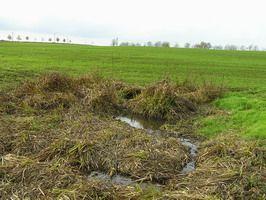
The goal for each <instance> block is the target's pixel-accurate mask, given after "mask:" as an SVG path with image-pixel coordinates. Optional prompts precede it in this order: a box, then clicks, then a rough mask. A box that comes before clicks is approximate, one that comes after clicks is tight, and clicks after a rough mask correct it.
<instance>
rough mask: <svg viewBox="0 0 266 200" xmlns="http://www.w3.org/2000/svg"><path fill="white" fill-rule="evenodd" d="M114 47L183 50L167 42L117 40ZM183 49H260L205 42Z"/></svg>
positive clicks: (186, 45)
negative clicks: (172, 48)
mask: <svg viewBox="0 0 266 200" xmlns="http://www.w3.org/2000/svg"><path fill="white" fill-rule="evenodd" d="M111 45H112V46H145V47H165V48H170V47H174V48H181V47H182V46H180V45H179V44H178V43H175V44H173V45H171V44H170V42H167V41H157V42H154V43H153V42H151V41H148V42H146V43H143V44H141V43H134V42H121V43H119V42H118V39H117V38H115V39H113V40H112V43H111ZM183 48H199V49H214V50H235V51H236V50H242V51H245V50H246V51H247V50H248V51H258V50H259V47H258V46H257V45H253V44H251V45H248V46H245V45H241V46H237V45H234V44H227V45H225V46H222V45H212V44H211V43H210V42H204V41H201V42H200V43H196V44H190V43H188V42H187V43H185V44H184V46H183Z"/></svg>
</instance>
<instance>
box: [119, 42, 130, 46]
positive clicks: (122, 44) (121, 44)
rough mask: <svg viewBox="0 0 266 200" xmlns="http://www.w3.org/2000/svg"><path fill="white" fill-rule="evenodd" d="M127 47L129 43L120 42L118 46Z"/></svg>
mask: <svg viewBox="0 0 266 200" xmlns="http://www.w3.org/2000/svg"><path fill="white" fill-rule="evenodd" d="M129 45H130V44H129V42H121V43H120V45H119V46H124V47H126V46H129Z"/></svg>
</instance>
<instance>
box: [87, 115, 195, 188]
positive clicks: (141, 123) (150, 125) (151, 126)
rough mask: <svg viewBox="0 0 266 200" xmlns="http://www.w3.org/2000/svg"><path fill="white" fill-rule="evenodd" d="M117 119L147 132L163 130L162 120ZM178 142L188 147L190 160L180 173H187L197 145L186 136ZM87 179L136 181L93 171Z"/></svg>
mask: <svg viewBox="0 0 266 200" xmlns="http://www.w3.org/2000/svg"><path fill="white" fill-rule="evenodd" d="M116 119H117V120H120V121H122V122H125V123H127V124H128V125H130V126H131V127H134V128H137V129H144V130H146V131H147V133H149V134H163V133H164V132H163V131H162V130H160V129H159V128H160V127H161V126H162V125H163V124H164V123H163V122H162V121H156V120H147V119H143V118H141V117H137V116H118V117H116ZM179 140H180V142H181V143H182V144H183V145H184V146H186V147H188V148H189V151H190V159H191V160H190V162H188V163H187V164H186V165H185V166H184V167H183V169H182V171H181V174H187V173H189V172H192V171H194V170H195V159H196V156H197V145H195V144H193V143H192V142H191V140H189V139H186V138H179ZM88 178H89V179H91V178H93V179H100V180H105V181H109V182H111V183H114V184H120V185H132V184H134V183H136V182H135V181H134V180H133V179H131V178H129V177H125V176H122V175H114V176H112V177H110V176H109V175H107V174H105V173H103V172H99V171H93V172H91V174H90V175H89V177H88Z"/></svg>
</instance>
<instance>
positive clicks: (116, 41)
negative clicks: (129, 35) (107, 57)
mask: <svg viewBox="0 0 266 200" xmlns="http://www.w3.org/2000/svg"><path fill="white" fill-rule="evenodd" d="M111 45H112V46H113V47H114V46H118V38H114V39H112V43H111Z"/></svg>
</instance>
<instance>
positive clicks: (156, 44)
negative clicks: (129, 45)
mask: <svg viewBox="0 0 266 200" xmlns="http://www.w3.org/2000/svg"><path fill="white" fill-rule="evenodd" d="M154 46H155V47H161V46H162V42H161V41H158V42H155V44H154Z"/></svg>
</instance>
